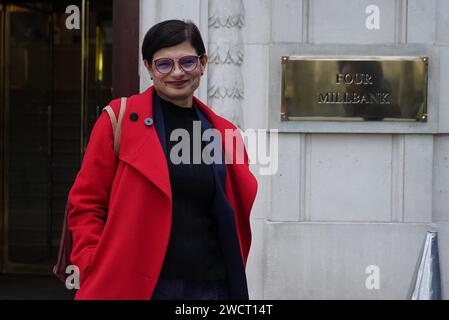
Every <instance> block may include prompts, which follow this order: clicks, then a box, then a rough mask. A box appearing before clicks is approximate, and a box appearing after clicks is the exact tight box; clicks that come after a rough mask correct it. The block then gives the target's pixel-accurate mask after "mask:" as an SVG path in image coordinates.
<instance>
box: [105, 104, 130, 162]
mask: <svg viewBox="0 0 449 320" xmlns="http://www.w3.org/2000/svg"><path fill="white" fill-rule="evenodd" d="M120 100H121V103H120V111H119V114H118V120H117V119H116V118H115V113H114V111H113V110H112V107H111V106H106V107H104V108H103V110H105V111H106V112H107V113H108V114H109V118H110V119H111V125H112V134H113V136H114V151H115V154H116V155H117V157H118V155H119V152H120V136H121V132H122V120H123V116H124V114H125V110H126V97H123V98H121V99H120Z"/></svg>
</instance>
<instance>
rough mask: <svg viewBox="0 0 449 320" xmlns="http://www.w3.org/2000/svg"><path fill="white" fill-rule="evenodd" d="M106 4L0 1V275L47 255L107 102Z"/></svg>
mask: <svg viewBox="0 0 449 320" xmlns="http://www.w3.org/2000/svg"><path fill="white" fill-rule="evenodd" d="M69 6H71V7H72V8H74V9H75V11H70V10H68V9H67V8H68V7H69ZM77 8H78V9H79V15H80V17H79V22H80V24H79V27H78V28H77V27H76V22H77V21H76V12H77V11H76V9H77ZM112 8H113V6H112V0H109V1H108V0H100V1H88V0H70V1H32V0H28V1H0V124H1V133H0V164H1V166H0V205H1V206H0V218H1V219H0V221H1V222H0V236H1V237H0V273H5V272H8V273H9V272H24V273H50V270H51V268H50V267H51V266H52V265H53V264H54V263H55V261H56V255H57V252H58V246H59V240H60V234H61V227H62V223H63V218H64V213H65V206H66V200H67V195H68V192H69V189H70V186H71V184H72V183H73V180H74V178H75V176H76V173H77V171H78V169H79V166H80V163H81V159H82V156H83V152H84V149H85V146H86V143H87V141H88V137H89V133H90V131H91V128H92V126H93V124H94V122H95V120H96V119H97V116H98V114H99V112H101V107H102V106H105V105H106V104H107V103H108V102H109V101H110V100H111V88H112V75H111V69H112V68H111V66H112V43H113V40H112ZM66 11H68V12H66ZM73 14H74V16H73ZM68 19H70V22H71V23H68ZM73 19H75V20H73ZM73 26H75V27H73Z"/></svg>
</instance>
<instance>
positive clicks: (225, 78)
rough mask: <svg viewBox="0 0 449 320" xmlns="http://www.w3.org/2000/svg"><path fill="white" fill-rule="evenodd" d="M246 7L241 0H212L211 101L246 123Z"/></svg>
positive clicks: (220, 110) (223, 112)
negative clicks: (243, 111) (244, 100)
mask: <svg viewBox="0 0 449 320" xmlns="http://www.w3.org/2000/svg"><path fill="white" fill-rule="evenodd" d="M244 23H245V11H244V7H243V3H242V1H241V0H230V1H221V0H211V1H210V2H209V66H208V68H209V74H208V104H209V105H210V106H211V107H212V109H214V111H215V112H216V113H217V114H219V115H221V116H223V117H224V118H226V119H228V120H229V121H231V122H232V123H233V124H235V125H236V126H238V127H240V128H241V127H242V121H243V117H242V108H241V100H242V99H243V97H244V87H243V78H242V74H241V70H240V67H241V64H242V62H243V58H244V53H243V41H242V35H241V28H242V26H243V25H244Z"/></svg>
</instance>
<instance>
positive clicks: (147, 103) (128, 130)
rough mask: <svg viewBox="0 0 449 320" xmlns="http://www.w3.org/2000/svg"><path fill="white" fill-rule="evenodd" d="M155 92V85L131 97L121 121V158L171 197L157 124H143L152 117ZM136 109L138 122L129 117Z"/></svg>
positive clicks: (165, 161)
mask: <svg viewBox="0 0 449 320" xmlns="http://www.w3.org/2000/svg"><path fill="white" fill-rule="evenodd" d="M153 91H154V87H150V88H149V89H147V90H146V91H145V92H143V93H142V94H139V95H135V96H132V97H130V98H129V99H128V103H127V108H126V112H125V115H124V117H123V123H122V132H124V133H125V134H123V135H122V139H121V142H120V159H121V160H123V161H124V162H126V163H128V164H130V165H131V166H132V167H134V168H135V169H137V170H138V171H139V172H140V173H142V174H143V175H144V176H145V177H146V178H147V179H148V180H149V181H150V182H152V183H153V184H154V185H156V186H157V187H158V188H159V189H160V190H161V191H162V192H163V193H164V194H165V195H166V196H167V197H168V198H169V199H170V200H171V197H172V196H171V187H170V180H169V172H168V166H167V160H166V159H165V154H164V151H163V149H162V145H161V143H160V141H159V138H158V135H157V131H156V128H155V126H154V124H153V125H151V126H147V125H145V123H144V120H145V119H147V118H151V119H153V99H152V97H153ZM133 112H134V113H136V114H137V115H138V119H137V121H131V120H130V117H129V115H130V114H131V113H133Z"/></svg>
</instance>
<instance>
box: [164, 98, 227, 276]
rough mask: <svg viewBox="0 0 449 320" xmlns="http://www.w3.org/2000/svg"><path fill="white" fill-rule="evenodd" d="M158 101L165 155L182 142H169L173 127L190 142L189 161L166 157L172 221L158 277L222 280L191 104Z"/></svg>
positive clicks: (207, 169) (208, 174) (206, 168)
mask: <svg viewBox="0 0 449 320" xmlns="http://www.w3.org/2000/svg"><path fill="white" fill-rule="evenodd" d="M160 101H161V107H162V108H161V109H162V113H163V117H164V125H165V139H166V145H167V151H168V152H167V153H168V155H169V154H170V151H171V149H172V147H173V146H174V145H177V144H179V143H181V144H184V141H183V142H181V138H179V137H178V138H176V139H177V140H176V141H170V134H171V132H172V131H173V130H175V129H184V130H186V131H187V132H188V136H189V137H190V143H188V144H187V145H190V162H189V163H180V164H174V163H173V162H172V159H170V156H168V157H167V163H168V169H169V174H170V183H171V190H172V205H173V212H172V216H173V220H172V230H171V235H170V241H169V245H168V249H167V253H166V256H165V260H164V264H163V267H162V271H161V275H160V277H161V278H163V279H186V280H217V279H225V277H226V272H225V264H224V260H223V257H222V251H221V248H220V244H219V242H218V231H217V227H216V223H215V220H214V219H213V218H212V214H211V205H212V202H213V200H214V196H215V179H214V172H213V168H212V165H210V164H205V163H204V162H203V161H202V159H201V163H199V164H195V163H194V162H193V159H194V157H193V139H194V138H195V137H194V135H193V121H198V116H197V114H196V110H195V109H194V108H195V105H193V107H192V108H184V107H180V106H177V105H175V104H173V103H171V102H169V101H166V100H164V99H162V98H161V99H160ZM198 124H199V122H198ZM183 139H184V138H183ZM199 140H200V142H199V143H200V145H201V147H202V148H201V150H202V149H203V148H204V146H205V144H204V143H202V142H201V134H200V135H199ZM178 146H179V145H178ZM181 152H182V151H180V153H179V154H181ZM181 158H182V157H181Z"/></svg>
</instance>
